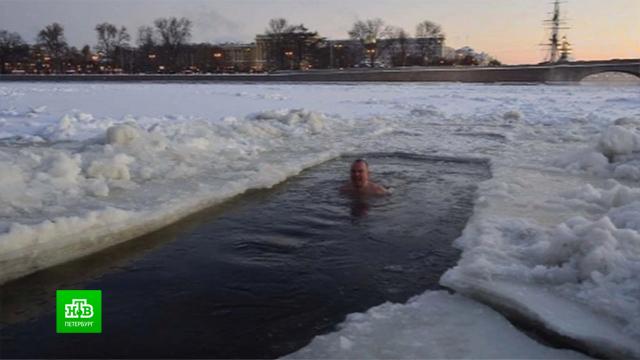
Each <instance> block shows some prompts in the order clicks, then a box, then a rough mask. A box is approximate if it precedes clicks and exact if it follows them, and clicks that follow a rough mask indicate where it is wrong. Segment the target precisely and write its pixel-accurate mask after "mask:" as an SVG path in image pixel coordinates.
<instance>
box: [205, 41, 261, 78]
mask: <svg viewBox="0 0 640 360" xmlns="http://www.w3.org/2000/svg"><path fill="white" fill-rule="evenodd" d="M255 59H256V45H255V44H236V43H226V44H220V45H217V47H216V49H215V50H214V53H213V61H214V66H213V67H214V69H216V70H218V71H225V72H229V71H238V72H253V71H256V60H255Z"/></svg>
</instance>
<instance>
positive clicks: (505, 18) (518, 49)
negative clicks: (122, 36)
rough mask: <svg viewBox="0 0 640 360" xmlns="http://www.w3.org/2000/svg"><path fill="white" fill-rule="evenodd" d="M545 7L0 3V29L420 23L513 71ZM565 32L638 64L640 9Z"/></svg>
mask: <svg viewBox="0 0 640 360" xmlns="http://www.w3.org/2000/svg"><path fill="white" fill-rule="evenodd" d="M551 3H552V1H551V0H446V1H445V0H0V29H5V30H9V31H14V32H18V33H19V34H20V35H22V37H23V38H24V39H25V40H26V41H28V42H33V41H34V39H35V36H36V34H37V32H38V31H39V30H40V29H42V28H43V27H44V26H45V25H47V24H50V23H52V22H59V23H61V24H62V25H63V26H64V28H65V34H66V37H67V40H68V41H69V43H70V44H72V45H75V46H82V45H84V44H90V45H93V44H95V42H96V36H95V31H94V30H93V28H94V27H95V25H96V24H98V23H101V22H105V21H107V22H111V23H113V24H116V25H118V26H121V25H124V26H126V27H127V28H128V29H129V32H130V34H131V35H132V37H133V38H135V35H136V33H137V30H136V29H137V28H138V27H139V26H140V25H151V24H152V23H153V20H154V19H156V18H158V17H169V16H176V17H182V16H184V17H187V18H189V19H191V20H192V21H193V24H194V26H193V37H192V41H194V42H225V41H237V42H250V41H251V40H252V39H253V37H254V36H255V34H256V33H261V32H264V29H265V28H266V26H267V23H268V21H269V19H271V18H274V17H284V18H286V19H288V20H289V21H290V22H292V23H304V24H305V25H306V26H307V27H308V28H310V29H312V30H316V31H318V32H319V33H320V35H322V36H325V37H328V38H330V39H337V38H345V37H346V36H347V31H348V30H349V28H350V27H351V25H352V24H353V22H354V21H356V20H359V19H367V18H373V17H380V18H382V19H383V20H385V22H386V23H387V24H389V25H396V26H401V27H403V28H405V29H406V30H408V31H410V32H411V33H413V32H414V30H415V25H416V24H417V23H418V22H420V21H421V20H431V21H435V22H437V23H439V24H441V25H442V27H443V29H444V31H445V33H446V35H447V45H449V46H452V47H456V48H459V47H462V46H471V47H473V48H474V49H476V50H482V51H486V52H488V53H490V54H492V55H494V56H496V57H497V58H498V59H500V60H502V61H503V62H506V63H510V64H517V63H536V62H539V61H541V60H542V59H543V53H542V51H541V49H540V46H538V44H540V43H542V42H544V39H545V37H546V34H545V30H544V26H543V24H542V21H543V20H544V19H545V18H547V17H548V16H549V15H548V13H549V11H551V8H552V4H551ZM562 6H563V10H564V12H565V15H566V17H567V18H568V20H569V25H570V27H571V29H569V30H566V35H567V37H568V39H569V41H570V42H571V43H572V44H573V47H574V48H575V52H574V55H575V57H576V58H577V59H584V60H588V59H607V58H631V57H633V58H640V0H565V2H564V4H563V5H562Z"/></svg>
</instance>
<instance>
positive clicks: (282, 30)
mask: <svg viewBox="0 0 640 360" xmlns="http://www.w3.org/2000/svg"><path fill="white" fill-rule="evenodd" d="M294 28H295V26H293V25H289V23H288V22H287V19H284V18H276V19H271V20H269V27H268V28H267V30H266V31H265V33H266V34H267V35H282V34H286V33H288V32H291V31H293V30H294Z"/></svg>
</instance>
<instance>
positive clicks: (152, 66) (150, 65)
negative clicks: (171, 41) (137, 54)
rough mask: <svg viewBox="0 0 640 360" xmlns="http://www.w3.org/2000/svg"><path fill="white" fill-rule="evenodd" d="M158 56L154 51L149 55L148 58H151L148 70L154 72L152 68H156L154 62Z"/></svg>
mask: <svg viewBox="0 0 640 360" xmlns="http://www.w3.org/2000/svg"><path fill="white" fill-rule="evenodd" d="M156 57H157V55H156V54H154V53H151V54H148V55H147V59H149V68H148V70H147V71H149V72H152V69H153V68H154V66H155V65H154V63H155V61H156Z"/></svg>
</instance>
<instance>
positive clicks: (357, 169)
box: [351, 159, 369, 189]
mask: <svg viewBox="0 0 640 360" xmlns="http://www.w3.org/2000/svg"><path fill="white" fill-rule="evenodd" d="M368 183H369V164H367V162H366V161H364V160H363V159H358V160H356V161H354V162H353V163H352V164H351V185H352V186H353V187H354V188H356V189H363V188H365V187H366V186H367V184H368Z"/></svg>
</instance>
